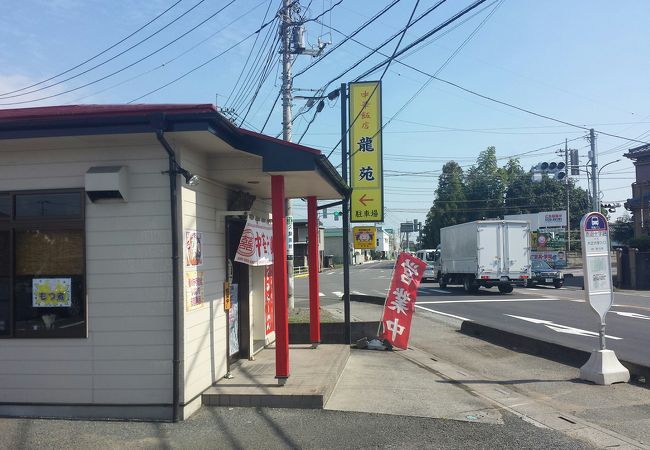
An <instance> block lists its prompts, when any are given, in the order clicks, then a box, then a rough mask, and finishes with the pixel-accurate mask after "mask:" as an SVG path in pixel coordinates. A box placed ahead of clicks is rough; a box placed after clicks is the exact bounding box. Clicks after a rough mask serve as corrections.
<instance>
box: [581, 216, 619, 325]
mask: <svg viewBox="0 0 650 450" xmlns="http://www.w3.org/2000/svg"><path fill="white" fill-rule="evenodd" d="M580 235H581V236H580V237H581V239H582V266H583V270H584V283H585V295H586V297H587V302H589V305H590V306H591V308H592V309H593V310H594V312H595V313H596V314H598V316H599V317H600V323H601V324H604V323H605V315H606V314H607V311H609V309H610V307H611V306H612V302H613V300H614V295H613V292H612V264H611V257H610V247H609V226H608V224H607V219H606V218H605V216H603V215H602V214H601V213H598V212H590V213H587V214H585V215H584V217H583V218H582V221H581V222H580Z"/></svg>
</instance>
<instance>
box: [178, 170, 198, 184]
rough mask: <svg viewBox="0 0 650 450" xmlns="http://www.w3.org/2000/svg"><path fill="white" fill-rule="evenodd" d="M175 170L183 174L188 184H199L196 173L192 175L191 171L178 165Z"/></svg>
mask: <svg viewBox="0 0 650 450" xmlns="http://www.w3.org/2000/svg"><path fill="white" fill-rule="evenodd" d="M176 171H177V172H178V173H180V174H181V175H183V177H184V178H185V183H186V184H187V185H188V186H196V185H197V184H199V176H198V175H194V174H193V173H190V172H189V171H187V170H185V169H183V168H182V167H180V166H178V167H177V168H176Z"/></svg>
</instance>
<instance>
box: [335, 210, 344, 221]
mask: <svg viewBox="0 0 650 450" xmlns="http://www.w3.org/2000/svg"><path fill="white" fill-rule="evenodd" d="M341 214H343V213H342V212H341V211H334V220H335V221H337V222H338V220H339V217H341Z"/></svg>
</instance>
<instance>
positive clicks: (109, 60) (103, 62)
mask: <svg viewBox="0 0 650 450" xmlns="http://www.w3.org/2000/svg"><path fill="white" fill-rule="evenodd" d="M204 1H205V0H200V1H199V2H198V3H197V4H195V5H194V6H193V7H191V8H190V9H188V10H187V11H185V12H184V13H183V14H181V15H180V16H178V17H177V18H176V19H174V20H173V21H171V22H169V23H168V24H167V25H165V26H164V27H162V28H160V29H158V30H157V31H155V32H154V33H152V34H150V35H149V36H147V37H145V38H144V39H141V40H140V41H138V42H136V43H135V44H133V45H132V46H130V47H128V48H127V49H125V50H123V51H121V52H120V53H118V54H117V55H114V56H112V57H110V58H108V59H106V60H104V61H102V62H100V63H99V64H95V65H94V66H92V67H90V68H88V69H86V70H84V71H82V72H79V73H78V74H76V75H72V76H70V77H68V78H65V79H63V80H61V81H57V82H56V83H52V84H48V85H47V86H43V87H40V88H38V89H34V90H31V91H28V92H23V93H21V94H16V95H8V96H4V97H3V98H1V99H0V100H5V99H9V98H14V97H22V96H24V95H28V94H33V93H35V92H40V91H44V90H46V89H49V88H51V87H54V86H58V85H60V84H62V83H65V82H67V81H70V80H73V79H75V78H79V77H80V76H82V75H85V74H87V73H88V72H91V71H93V70H95V69H97V68H98V67H101V66H103V65H105V64H107V63H109V62H111V61H113V60H115V59H117V58H119V57H120V56H122V55H124V54H125V53H127V52H129V51H131V50H133V49H134V48H135V47H137V46H139V45H141V44H142V43H144V42H146V41H148V40H149V39H151V38H152V37H154V36H155V35H157V34H158V33H160V32H161V31H163V30H164V29H166V28H167V27H169V26H170V25H172V24H173V23H175V22H177V21H178V20H180V19H181V18H182V17H184V16H185V15H187V14H189V13H190V12H191V11H192V10H194V9H195V8H197V7H198V6H199V5H200V4H201V3H203V2H204ZM234 1H236V0H232V1H231V3H232V2H234ZM228 5H229V4H228ZM228 5H226V6H225V7H224V8H222V9H221V10H219V11H217V13H215V14H213V16H215V15H216V14H218V13H219V12H221V11H222V10H223V9H225V8H226V7H227V6H228ZM213 16H211V17H213ZM211 17H209V18H208V19H206V21H207V20H209V19H210V18H211ZM206 21H204V22H202V23H200V24H199V25H197V26H196V27H194V28H192V29H191V30H190V31H189V32H191V31H193V30H194V29H196V28H198V27H199V26H201V25H202V24H203V23H205V22H206ZM189 32H188V33H189ZM186 34H187V33H185V34H183V35H181V36H180V37H178V38H177V39H174V40H173V41H171V42H170V43H168V44H167V45H165V46H164V47H162V48H160V49H158V50H156V51H155V52H153V53H150V54H149V55H147V56H146V57H145V58H143V59H141V60H138V61H136V63H134V64H137V63H138V62H140V61H142V60H144V59H146V58H148V57H150V56H152V55H154V54H155V53H158V52H159V51H160V50H162V49H164V48H166V47H167V46H169V45H171V44H173V43H174V42H176V41H177V40H178V39H181V38H182V37H183V36H185V35H186ZM132 65H133V64H132ZM129 67H131V65H129V66H127V67H126V68H125V69H128V68H129ZM125 69H122V70H125ZM122 70H119V71H117V72H115V73H113V74H110V75H108V76H113V75H115V74H116V73H119V72H121V71H122ZM108 76H107V77H108ZM107 77H105V78H107ZM103 79H104V78H100V79H99V80H97V81H101V80H103ZM90 84H94V82H93V83H90ZM85 86H87V85H84V86H81V87H79V88H77V89H81V88H83V87H85ZM77 89H73V91H74V90H77ZM67 92H71V91H66V92H62V93H59V94H55V95H52V96H49V97H44V98H39V99H35V100H27V101H22V102H13V103H2V105H18V104H23V103H31V102H36V101H39V100H44V99H48V98H52V97H56V96H57V95H62V94H65V93H67Z"/></svg>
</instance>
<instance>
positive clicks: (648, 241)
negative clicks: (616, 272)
mask: <svg viewBox="0 0 650 450" xmlns="http://www.w3.org/2000/svg"><path fill="white" fill-rule="evenodd" d="M628 245H629V246H630V247H632V248H637V249H639V250H640V251H642V252H644V251H648V250H650V236H641V237H638V238H634V239H630V242H629V243H628Z"/></svg>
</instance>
